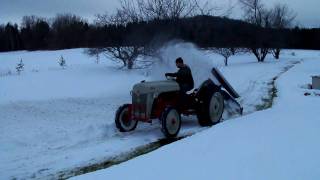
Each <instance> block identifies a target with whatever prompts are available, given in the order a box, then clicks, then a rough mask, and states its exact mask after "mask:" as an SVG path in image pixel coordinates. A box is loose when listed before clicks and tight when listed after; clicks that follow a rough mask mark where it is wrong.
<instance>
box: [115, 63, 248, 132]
mask: <svg viewBox="0 0 320 180" xmlns="http://www.w3.org/2000/svg"><path fill="white" fill-rule="evenodd" d="M211 73H212V75H213V77H212V78H210V79H208V80H206V81H204V82H203V83H202V84H201V85H200V87H199V88H197V89H195V90H193V91H192V92H190V93H187V95H186V96H184V97H181V94H180V92H179V89H180V88H179V84H178V83H177V82H176V81H174V80H172V79H167V80H164V81H153V82H145V81H142V82H140V83H137V84H135V85H134V86H133V89H132V91H131V96H132V103H131V104H124V105H122V106H120V107H119V108H118V110H117V111H116V115H115V124H116V127H117V128H118V129H119V131H120V132H129V131H133V130H134V129H135V128H136V127H137V124H138V122H139V121H140V122H145V123H152V121H153V120H155V119H159V120H160V123H161V130H162V132H163V134H164V135H165V136H166V137H167V138H174V137H176V136H177V135H178V133H179V131H180V128H181V115H184V116H189V115H196V116H197V119H198V123H199V124H200V126H212V125H215V124H217V123H219V122H220V121H221V119H222V114H223V112H224V108H225V101H232V102H233V103H234V104H236V105H237V112H239V113H240V114H242V111H243V108H242V107H241V105H240V104H239V103H238V102H237V101H236V100H235V99H236V98H239V97H240V96H239V95H238V93H237V92H236V91H235V90H234V89H233V88H232V87H231V85H230V84H229V83H228V82H227V81H226V79H225V78H224V77H223V75H222V74H221V73H220V71H219V70H218V69H216V68H213V69H212V71H211ZM182 98H183V99H182ZM181 101H183V103H181Z"/></svg>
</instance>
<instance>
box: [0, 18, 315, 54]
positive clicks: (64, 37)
mask: <svg viewBox="0 0 320 180" xmlns="http://www.w3.org/2000/svg"><path fill="white" fill-rule="evenodd" d="M24 19H25V21H23V23H22V24H23V25H22V26H21V27H18V25H17V24H10V23H8V24H6V25H0V42H1V43H0V51H14V50H47V49H65V48H79V47H105V46H114V45H122V46H127V45H133V44H135V45H139V44H146V43H151V42H152V43H157V42H158V43H161V42H164V41H169V40H172V39H181V40H185V41H189V42H193V43H195V44H197V45H198V46H200V47H213V46H214V47H216V46H218V47H250V46H267V47H281V48H297V49H320V43H319V42H320V29H319V28H313V29H305V28H299V27H295V28H290V29H289V28H284V29H274V28H260V27H258V26H254V25H252V24H249V23H246V22H244V21H241V20H232V19H228V18H221V17H215V16H195V17H190V18H183V19H178V20H172V19H160V20H153V21H148V22H138V23H135V22H132V23H128V24H127V25H112V24H110V25H104V26H99V25H96V24H88V23H87V22H86V21H84V20H83V19H82V18H80V17H77V16H75V15H69V14H67V15H58V16H57V17H56V18H55V19H54V21H53V23H49V22H48V21H47V20H45V19H44V18H38V17H34V16H30V17H25V18H24Z"/></svg>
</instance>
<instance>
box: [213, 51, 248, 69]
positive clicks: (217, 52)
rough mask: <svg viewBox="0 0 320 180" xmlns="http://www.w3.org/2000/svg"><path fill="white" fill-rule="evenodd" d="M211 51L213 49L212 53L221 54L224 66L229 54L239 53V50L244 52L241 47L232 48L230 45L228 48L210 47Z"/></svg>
mask: <svg viewBox="0 0 320 180" xmlns="http://www.w3.org/2000/svg"><path fill="white" fill-rule="evenodd" d="M210 50H211V51H213V52H214V53H216V54H219V55H221V56H223V58H224V65H225V66H228V60H229V58H230V57H231V56H234V55H236V54H239V53H241V52H244V51H243V50H242V49H240V48H233V47H230V48H218V47H217V48H211V49H210Z"/></svg>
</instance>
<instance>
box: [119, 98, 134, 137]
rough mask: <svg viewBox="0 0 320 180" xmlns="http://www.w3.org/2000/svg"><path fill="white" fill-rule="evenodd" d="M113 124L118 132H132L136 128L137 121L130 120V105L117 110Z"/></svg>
mask: <svg viewBox="0 0 320 180" xmlns="http://www.w3.org/2000/svg"><path fill="white" fill-rule="evenodd" d="M115 123H116V126H117V128H118V129H119V131H120V132H129V131H133V130H134V129H135V128H136V127H137V124H138V121H137V120H134V119H133V118H132V115H131V105H130V104H125V105H123V106H120V107H119V108H118V110H117V112H116V117H115Z"/></svg>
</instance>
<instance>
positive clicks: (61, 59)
mask: <svg viewBox="0 0 320 180" xmlns="http://www.w3.org/2000/svg"><path fill="white" fill-rule="evenodd" d="M58 63H59V65H60V66H61V67H62V68H63V69H64V68H65V67H66V66H67V64H66V60H65V59H64V58H63V56H62V55H61V57H60V59H59V61H58Z"/></svg>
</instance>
